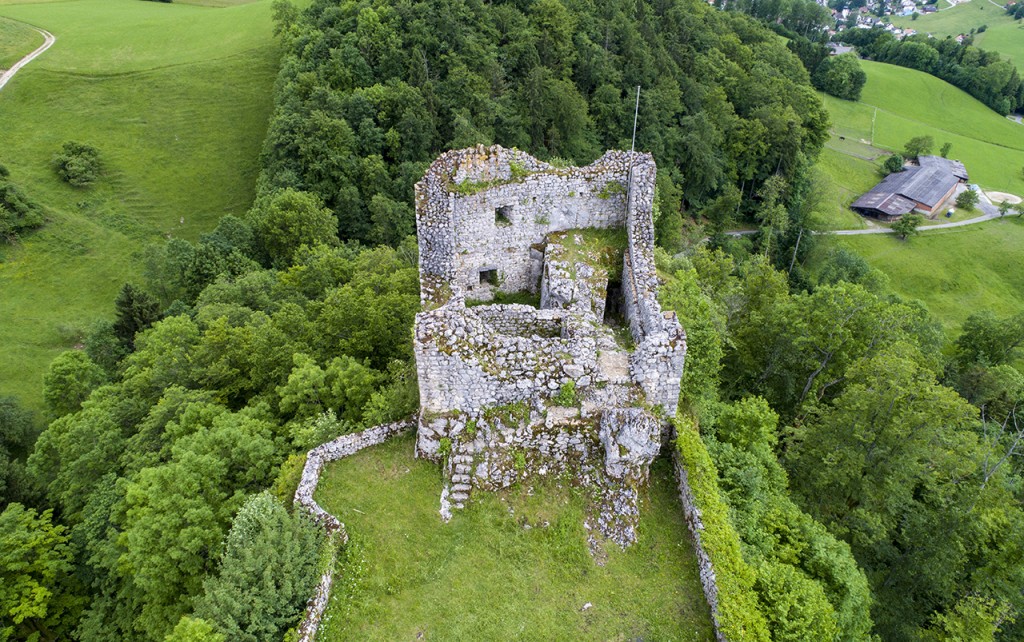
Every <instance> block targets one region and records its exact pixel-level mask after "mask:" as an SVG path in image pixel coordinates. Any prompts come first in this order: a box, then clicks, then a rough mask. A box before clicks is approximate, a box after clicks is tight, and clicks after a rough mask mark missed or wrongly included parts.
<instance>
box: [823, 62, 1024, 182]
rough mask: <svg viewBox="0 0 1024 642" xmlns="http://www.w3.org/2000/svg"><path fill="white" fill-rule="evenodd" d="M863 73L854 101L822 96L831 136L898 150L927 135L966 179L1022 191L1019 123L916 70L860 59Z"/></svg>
mask: <svg viewBox="0 0 1024 642" xmlns="http://www.w3.org/2000/svg"><path fill="white" fill-rule="evenodd" d="M861 65H862V67H863V68H864V71H865V72H866V73H867V75H868V81H867V83H866V84H865V85H864V90H863V93H862V94H861V100H860V101H859V102H856V103H851V102H849V101H845V100H841V99H838V98H833V97H831V96H825V105H826V107H828V110H829V113H830V115H831V117H832V122H833V129H834V131H835V132H836V134H837V135H843V136H846V137H848V138H856V139H860V140H863V141H866V142H869V143H871V144H872V145H873V146H874V147H876V148H882V149H885V150H889V151H899V150H901V149H902V148H903V145H904V144H905V143H906V142H907V140H909V139H910V138H913V137H914V136H931V137H932V138H933V139H934V140H935V149H934V150H933V151H934V153H938V150H939V147H941V146H942V144H943V143H946V142H949V143H952V145H953V147H952V149H951V151H950V153H949V156H950V158H956V159H959V160H961V161H963V162H964V164H965V165H966V167H967V171H968V172H969V173H970V175H971V182H975V183H979V184H980V185H981V186H982V187H983V188H985V189H989V190H998V191H1004V192H1011V193H1015V194H1021V193H1024V178H1022V176H1021V168H1024V126H1021V125H1019V124H1017V123H1014V122H1012V121H1010V120H1008V119H1006V118H1003V117H1002V116H1000V115H999V114H997V113H995V112H994V111H992V110H990V109H989V108H987V107H985V105H983V104H982V103H981V102H979V101H977V100H975V99H974V98H972V97H970V96H968V95H967V94H966V93H965V92H963V91H961V90H959V89H957V88H956V87H954V86H952V85H950V84H949V83H947V82H945V81H942V80H939V79H938V78H935V77H934V76H930V75H928V74H925V73H923V72H920V71H915V70H913V69H906V68H903V67H897V66H895V65H887V64H884V63H876V62H870V61H867V60H862V61H861Z"/></svg>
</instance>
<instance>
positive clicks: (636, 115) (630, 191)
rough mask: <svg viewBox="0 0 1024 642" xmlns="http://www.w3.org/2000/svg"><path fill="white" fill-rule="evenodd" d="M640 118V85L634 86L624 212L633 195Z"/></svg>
mask: <svg viewBox="0 0 1024 642" xmlns="http://www.w3.org/2000/svg"><path fill="white" fill-rule="evenodd" d="M639 117H640V85H637V86H636V108H634V110H633V142H632V143H630V145H629V175H628V176H627V178H626V181H627V182H626V211H627V212H628V211H629V199H630V197H631V196H632V195H633V154H634V153H635V152H636V123H637V120H638V119H639Z"/></svg>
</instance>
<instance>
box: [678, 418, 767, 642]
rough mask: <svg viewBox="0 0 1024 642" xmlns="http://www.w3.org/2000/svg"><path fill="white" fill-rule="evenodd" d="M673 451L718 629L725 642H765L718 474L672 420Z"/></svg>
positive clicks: (691, 430) (693, 437) (695, 437)
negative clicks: (695, 515)
mask: <svg viewBox="0 0 1024 642" xmlns="http://www.w3.org/2000/svg"><path fill="white" fill-rule="evenodd" d="M675 425H676V433H677V437H676V449H677V450H678V453H679V461H680V463H681V465H682V466H683V468H684V469H685V470H686V474H687V477H688V479H689V484H690V492H691V493H692V495H693V500H694V502H695V503H696V506H697V508H698V510H699V511H700V518H701V521H702V523H703V530H702V531H701V532H700V543H701V546H702V547H703V548H704V551H705V552H706V553H707V555H708V557H709V558H710V559H711V565H712V567H713V569H714V573H715V583H716V585H717V587H718V628H719V632H720V633H721V634H722V635H723V636H724V637H725V639H726V640H729V642H746V641H748V640H750V641H756V642H769V641H770V640H771V635H770V634H769V632H768V623H767V621H766V620H765V617H764V615H763V614H762V613H761V610H760V608H759V607H758V602H757V595H756V594H755V593H754V581H755V579H756V574H755V572H754V569H752V568H751V567H750V566H749V565H748V564H747V563H746V562H745V561H743V555H742V553H741V552H740V537H739V534H737V532H736V529H735V528H734V527H733V525H732V521H731V520H730V519H729V506H728V504H726V502H725V500H724V499H723V498H722V496H721V493H720V492H719V489H718V470H717V469H716V468H715V464H714V463H713V462H712V461H711V455H709V454H708V451H707V449H706V448H705V447H704V442H703V441H702V440H701V438H700V435H699V434H698V432H697V428H696V426H695V425H694V424H693V422H692V421H690V420H689V419H687V418H685V417H677V418H676V420H675Z"/></svg>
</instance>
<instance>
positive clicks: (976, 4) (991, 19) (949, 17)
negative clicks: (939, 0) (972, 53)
mask: <svg viewBox="0 0 1024 642" xmlns="http://www.w3.org/2000/svg"><path fill="white" fill-rule="evenodd" d="M892 22H893V24H895V25H898V26H900V27H904V28H906V27H910V28H911V29H917V31H918V32H919V33H925V34H932V35H933V36H935V37H936V38H944V37H946V36H956V35H958V34H961V33H969V32H970V31H971V30H972V29H974V30H977V29H979V28H980V27H982V26H984V27H985V31H983V32H981V33H979V34H977V35H975V37H974V45H975V46H977V47H980V48H982V49H986V50H989V51H998V52H999V53H1001V54H1003V56H1004V57H1005V58H1008V59H1010V60H1011V61H1013V64H1015V65H1016V66H1017V69H1019V70H1021V71H1024V21H1019V20H1014V19H1013V18H1011V17H1010V16H1008V15H1006V12H1005V11H1003V9H1002V7H997V6H993V5H992V4H991V3H989V2H988V1H987V0H973V1H972V2H965V3H963V4H959V5H957V6H955V7H953V8H949V9H943V10H942V11H938V12H936V13H932V14H922V15H920V16H918V18H917V20H914V19H912V18H911V17H910V16H894V17H893V18H892Z"/></svg>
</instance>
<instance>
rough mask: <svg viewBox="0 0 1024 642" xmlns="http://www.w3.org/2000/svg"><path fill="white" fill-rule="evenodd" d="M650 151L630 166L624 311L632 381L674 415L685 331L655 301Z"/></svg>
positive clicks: (656, 297) (673, 313) (654, 170)
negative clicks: (630, 347) (631, 348)
mask: <svg viewBox="0 0 1024 642" xmlns="http://www.w3.org/2000/svg"><path fill="white" fill-rule="evenodd" d="M655 173H656V168H655V166H654V159H653V157H651V155H650V154H639V155H637V158H636V160H635V162H634V164H633V166H632V170H631V174H630V176H631V180H630V183H629V192H628V195H627V213H626V218H627V221H626V233H627V237H626V255H625V257H624V258H623V271H622V281H623V283H622V289H623V297H624V301H623V310H624V311H625V314H626V319H627V320H628V322H629V327H630V332H631V333H632V334H633V340H634V341H635V342H636V349H635V350H634V352H633V354H632V355H631V356H630V371H631V375H632V377H633V380H634V381H636V382H637V383H639V384H640V386H641V387H642V388H643V389H644V392H645V393H646V395H647V400H648V402H649V403H651V404H653V405H656V406H660V407H661V408H662V409H663V411H664V412H665V414H666V415H667V416H671V415H674V414H675V412H676V407H677V405H678V403H679V382H680V380H681V378H682V373H683V365H684V363H683V362H684V358H685V356H686V333H685V332H684V331H683V328H682V326H681V325H680V324H679V320H678V319H677V318H676V315H675V312H663V311H662V309H661V305H660V304H659V303H658V272H657V268H656V267H655V264H654V217H653V206H654V181H655Z"/></svg>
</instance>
